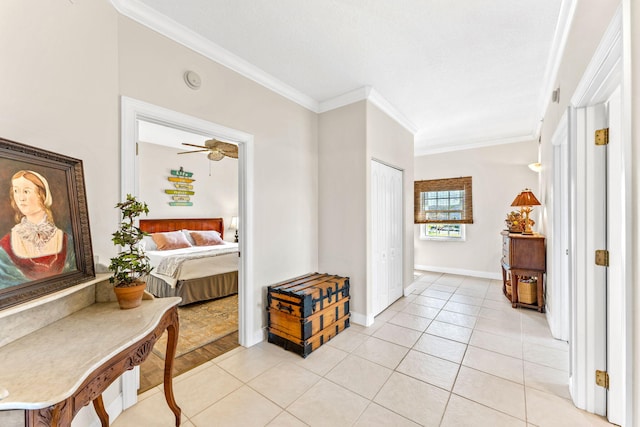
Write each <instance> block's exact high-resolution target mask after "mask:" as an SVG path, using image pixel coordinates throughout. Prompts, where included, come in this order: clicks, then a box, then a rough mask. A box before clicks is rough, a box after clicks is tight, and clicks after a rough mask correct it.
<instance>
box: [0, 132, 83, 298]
mask: <svg viewBox="0 0 640 427" xmlns="http://www.w3.org/2000/svg"><path fill="white" fill-rule="evenodd" d="M2 188H4V190H1V189H2ZM0 194H4V196H0V309H2V308H5V307H9V306H13V305H17V304H21V303H23V302H25V301H28V300H31V299H35V298H39V297H41V296H43V295H46V294H49V293H52V292H56V291H59V290H61V289H64V288H68V287H70V286H73V285H75V284H77V283H81V282H84V281H87V280H90V279H92V278H94V277H95V270H94V265H93V252H92V247H91V232H90V230H89V214H88V210H87V198H86V194H85V185H84V172H83V168H82V161H81V160H78V159H74V158H71V157H67V156H64V155H62V154H57V153H53V152H50V151H46V150H42V149H39V148H36V147H31V146H28V145H24V144H21V143H18V142H14V141H9V140H6V139H3V138H0Z"/></svg>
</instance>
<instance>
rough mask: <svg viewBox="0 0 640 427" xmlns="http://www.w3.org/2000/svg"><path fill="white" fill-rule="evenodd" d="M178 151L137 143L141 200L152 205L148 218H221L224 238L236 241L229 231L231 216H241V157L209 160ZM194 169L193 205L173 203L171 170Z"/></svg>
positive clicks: (205, 157)
mask: <svg viewBox="0 0 640 427" xmlns="http://www.w3.org/2000/svg"><path fill="white" fill-rule="evenodd" d="M182 151H185V150H179V149H176V148H171V147H167V146H163V145H158V144H150V143H146V142H141V143H138V168H139V171H140V177H139V179H140V181H139V185H140V200H143V201H145V202H146V203H147V205H148V206H149V215H148V218H211V217H221V218H222V219H223V220H224V225H225V230H224V232H225V240H233V238H234V234H235V231H231V230H227V229H226V228H228V227H229V224H230V223H231V217H232V216H237V215H238V160H237V159H232V158H229V157H225V158H224V159H222V160H220V161H211V160H209V159H207V156H206V153H204V154H203V153H194V154H181V155H178V154H177V153H179V152H182ZM181 166H182V167H183V168H184V170H185V171H189V172H193V177H192V178H193V179H195V181H194V182H193V186H194V187H193V191H194V192H195V194H194V195H193V196H191V201H192V202H193V206H170V205H169V202H170V201H171V196H170V195H169V194H166V193H165V192H164V190H166V189H171V188H173V186H172V185H170V183H169V181H167V177H169V176H170V173H171V170H172V169H180V167H181Z"/></svg>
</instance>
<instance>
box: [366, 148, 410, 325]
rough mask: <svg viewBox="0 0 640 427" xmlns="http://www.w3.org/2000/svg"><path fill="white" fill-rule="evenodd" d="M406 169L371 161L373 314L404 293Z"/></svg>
mask: <svg viewBox="0 0 640 427" xmlns="http://www.w3.org/2000/svg"><path fill="white" fill-rule="evenodd" d="M402 223H403V221H402V171H400V170H398V169H395V168H392V167H390V166H387V165H384V164H382V163H380V162H377V161H375V160H373V161H371V236H372V237H371V244H372V248H371V253H372V260H373V266H372V269H371V271H372V275H373V277H372V283H373V290H372V293H373V315H374V316H375V315H377V314H379V313H380V312H382V311H383V310H384V309H385V308H387V307H388V306H389V305H391V304H392V303H393V302H394V301H395V300H397V299H398V298H400V297H401V296H402V264H403V262H402V261H403V254H402V229H403V227H402Z"/></svg>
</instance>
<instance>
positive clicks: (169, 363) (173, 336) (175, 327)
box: [164, 307, 182, 427]
mask: <svg viewBox="0 0 640 427" xmlns="http://www.w3.org/2000/svg"><path fill="white" fill-rule="evenodd" d="M171 317H172V319H173V321H172V322H171V324H170V325H169V326H168V327H167V351H166V356H165V358H164V396H165V399H167V404H168V405H169V408H171V410H172V411H173V413H174V414H175V416H176V427H178V426H180V414H181V412H182V410H181V409H180V407H179V406H178V404H177V403H176V400H175V398H174V396H173V375H172V374H173V359H174V357H175V355H176V347H177V346H178V331H179V329H180V326H179V321H178V309H177V308H176V307H173V311H172V313H171Z"/></svg>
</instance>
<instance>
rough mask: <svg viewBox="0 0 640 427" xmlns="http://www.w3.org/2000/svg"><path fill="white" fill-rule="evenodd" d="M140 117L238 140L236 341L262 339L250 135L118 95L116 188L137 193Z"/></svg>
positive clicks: (127, 398) (127, 400)
mask: <svg viewBox="0 0 640 427" xmlns="http://www.w3.org/2000/svg"><path fill="white" fill-rule="evenodd" d="M138 120H144V121H147V122H151V123H157V124H161V125H164V126H168V127H172V128H175V129H180V130H183V131H186V132H192V133H196V134H200V135H213V136H214V137H217V138H220V139H222V140H226V141H233V142H235V143H237V144H238V149H239V159H238V233H239V235H240V240H239V251H240V253H241V255H242V256H241V257H240V263H239V268H238V341H239V343H240V345H242V346H245V347H249V346H251V345H253V344H256V343H257V342H259V341H261V340H262V331H261V330H257V331H254V324H255V321H254V310H253V309H252V308H253V307H254V306H255V303H254V301H255V295H254V294H255V293H254V292H253V290H252V289H250V285H249V284H251V283H253V253H254V250H253V203H252V200H253V152H254V149H253V136H252V135H250V134H247V133H244V132H241V131H238V130H235V129H231V128H227V127H224V126H221V125H217V124H215V123H212V122H208V121H206V120H202V119H198V118H196V117H192V116H189V115H186V114H183V113H179V112H176V111H172V110H169V109H166V108H163V107H159V106H156V105H153V104H149V103H146V102H143V101H139V100H136V99H132V98H128V97H122V98H121V141H120V142H121V176H120V192H121V195H122V197H125V196H126V195H127V194H134V195H137V194H139V178H138V176H139V168H138V157H137V155H136V141H137V140H138V133H137V132H138V130H137V122H138ZM135 390H136V384H135V381H128V382H127V383H125V381H124V380H123V401H124V408H125V409H126V408H128V407H130V406H132V405H133V404H135V403H136V401H137V394H136V391H135Z"/></svg>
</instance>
